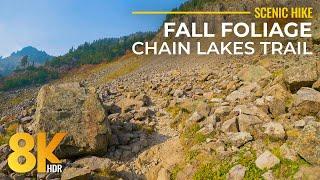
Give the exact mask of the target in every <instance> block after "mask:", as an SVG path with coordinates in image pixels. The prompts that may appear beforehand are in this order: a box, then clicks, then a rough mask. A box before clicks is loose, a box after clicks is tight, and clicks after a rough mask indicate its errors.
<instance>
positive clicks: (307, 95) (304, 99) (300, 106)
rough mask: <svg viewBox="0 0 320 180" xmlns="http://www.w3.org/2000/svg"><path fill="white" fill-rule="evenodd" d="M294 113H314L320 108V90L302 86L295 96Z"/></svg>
mask: <svg viewBox="0 0 320 180" xmlns="http://www.w3.org/2000/svg"><path fill="white" fill-rule="evenodd" d="M293 105H294V109H293V113H294V114H300V115H310V114H311V115H313V114H317V113H318V112H319V110H320V92H319V91H317V90H314V89H312V88H306V87H303V88H301V89H300V90H299V91H298V92H297V93H296V94H295V98H294V104H293Z"/></svg>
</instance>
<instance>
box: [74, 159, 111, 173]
mask: <svg viewBox="0 0 320 180" xmlns="http://www.w3.org/2000/svg"><path fill="white" fill-rule="evenodd" d="M74 164H76V165H80V166H82V167H87V168H89V169H90V170H91V171H95V172H100V171H104V170H109V169H110V168H111V167H112V166H113V163H112V161H111V160H110V159H108V158H100V157H95V156H92V157H85V158H81V159H78V160H76V161H75V162H74Z"/></svg>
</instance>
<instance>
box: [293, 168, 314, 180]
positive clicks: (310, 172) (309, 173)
mask: <svg viewBox="0 0 320 180" xmlns="http://www.w3.org/2000/svg"><path fill="white" fill-rule="evenodd" d="M319 177H320V167H319V166H306V165H305V166H301V167H300V168H299V171H298V172H297V173H296V174H295V175H294V176H293V178H294V179H297V180H304V179H307V180H319Z"/></svg>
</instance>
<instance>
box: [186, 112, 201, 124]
mask: <svg viewBox="0 0 320 180" xmlns="http://www.w3.org/2000/svg"><path fill="white" fill-rule="evenodd" d="M203 119H204V116H203V115H201V114H199V113H198V112H197V111H196V112H194V113H193V114H192V115H191V117H190V118H189V121H190V122H199V121H201V120H203Z"/></svg>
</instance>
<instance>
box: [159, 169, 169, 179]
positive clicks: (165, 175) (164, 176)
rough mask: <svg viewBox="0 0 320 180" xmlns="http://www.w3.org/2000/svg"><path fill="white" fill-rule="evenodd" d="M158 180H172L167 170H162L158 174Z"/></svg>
mask: <svg viewBox="0 0 320 180" xmlns="http://www.w3.org/2000/svg"><path fill="white" fill-rule="evenodd" d="M157 180H170V172H169V171H168V170H167V169H165V168H161V169H160V171H159V172H158V177H157Z"/></svg>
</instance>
